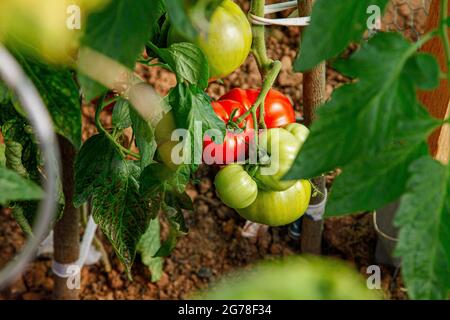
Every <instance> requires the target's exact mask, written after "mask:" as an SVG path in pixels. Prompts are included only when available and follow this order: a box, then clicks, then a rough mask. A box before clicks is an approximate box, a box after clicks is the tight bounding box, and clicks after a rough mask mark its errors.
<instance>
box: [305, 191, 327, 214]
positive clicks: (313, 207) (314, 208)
mask: <svg viewBox="0 0 450 320" xmlns="http://www.w3.org/2000/svg"><path fill="white" fill-rule="evenodd" d="M327 197H328V191H327V190H326V189H325V195H324V197H323V199H322V201H321V202H320V203H317V204H310V205H309V206H308V209H306V215H308V217H310V218H311V219H313V220H314V221H319V220H322V219H323V215H324V213H325V206H326V204H327Z"/></svg>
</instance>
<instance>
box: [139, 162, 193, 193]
mask: <svg viewBox="0 0 450 320" xmlns="http://www.w3.org/2000/svg"><path fill="white" fill-rule="evenodd" d="M190 173H191V171H190V170H189V166H187V165H180V166H179V167H178V168H177V170H176V171H172V170H171V169H169V168H168V167H166V166H165V165H164V164H161V163H153V164H150V165H149V166H147V167H146V168H145V169H144V171H143V172H142V174H141V177H140V185H141V193H142V195H143V196H145V197H148V198H151V197H152V195H155V194H157V193H159V192H165V191H169V192H177V193H183V192H184V190H185V188H186V185H187V183H188V182H189V178H190Z"/></svg>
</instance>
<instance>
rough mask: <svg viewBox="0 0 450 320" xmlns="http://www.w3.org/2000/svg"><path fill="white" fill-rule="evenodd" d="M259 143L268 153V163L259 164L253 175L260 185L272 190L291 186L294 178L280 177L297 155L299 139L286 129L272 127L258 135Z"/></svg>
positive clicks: (281, 189)
mask: <svg viewBox="0 0 450 320" xmlns="http://www.w3.org/2000/svg"><path fill="white" fill-rule="evenodd" d="M259 144H260V146H262V147H263V148H265V150H266V151H267V153H268V154H269V155H270V165H263V166H261V167H260V168H259V169H258V171H257V172H256V175H255V178H256V179H257V180H258V181H259V182H260V183H261V184H260V187H263V188H264V189H267V190H274V191H283V190H286V189H288V188H290V187H292V186H293V185H294V184H295V182H296V180H284V181H282V180H281V178H282V177H283V176H284V175H285V174H286V173H287V172H288V170H289V169H290V168H291V165H292V163H293V162H294V160H295V157H296V156H297V151H298V145H299V141H297V139H296V138H295V136H294V135H293V134H292V133H290V132H289V131H287V130H286V129H283V128H272V129H269V130H266V131H264V132H263V133H262V134H261V135H260V137H259Z"/></svg>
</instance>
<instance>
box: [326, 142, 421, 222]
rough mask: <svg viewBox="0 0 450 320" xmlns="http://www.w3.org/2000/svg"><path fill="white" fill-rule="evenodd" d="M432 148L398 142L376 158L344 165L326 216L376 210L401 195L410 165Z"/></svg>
mask: <svg viewBox="0 0 450 320" xmlns="http://www.w3.org/2000/svg"><path fill="white" fill-rule="evenodd" d="M427 152H428V148H427V146H426V144H425V143H423V144H422V145H419V146H417V145H415V144H413V145H402V144H397V145H394V146H391V147H389V148H386V150H384V151H382V152H380V153H379V154H378V155H377V156H375V157H369V158H364V157H363V158H362V159H358V160H357V161H355V162H352V163H350V164H349V165H348V166H344V167H343V169H342V174H340V175H339V176H338V177H336V179H335V181H334V182H333V187H332V190H331V194H330V197H329V199H328V202H327V206H326V212H325V214H326V216H339V215H344V214H347V213H349V212H350V213H353V212H362V211H369V210H375V209H377V208H380V207H382V206H383V205H385V204H387V203H390V202H392V201H393V200H395V199H397V198H398V197H400V196H401V195H402V194H403V192H404V190H405V186H406V182H407V180H408V178H409V170H408V168H409V166H410V165H411V163H412V162H413V161H414V160H416V159H417V158H418V157H420V156H421V155H424V154H427Z"/></svg>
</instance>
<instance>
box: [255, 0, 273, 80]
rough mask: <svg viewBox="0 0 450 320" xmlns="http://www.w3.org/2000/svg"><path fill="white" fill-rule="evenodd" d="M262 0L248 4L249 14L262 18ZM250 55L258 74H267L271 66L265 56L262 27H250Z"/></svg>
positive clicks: (270, 60)
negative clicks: (251, 38) (251, 39)
mask: <svg viewBox="0 0 450 320" xmlns="http://www.w3.org/2000/svg"><path fill="white" fill-rule="evenodd" d="M264 5H265V1H264V0H252V1H251V4H250V13H251V14H253V15H255V16H259V17H264ZM252 34H253V42H252V53H253V55H254V56H255V59H256V62H257V64H258V68H259V71H260V73H261V74H262V75H263V76H264V75H265V74H266V73H268V72H269V70H270V69H271V66H272V62H273V61H272V59H270V58H269V57H268V56H267V49H266V38H265V27H264V26H263V25H255V24H253V25H252Z"/></svg>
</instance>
